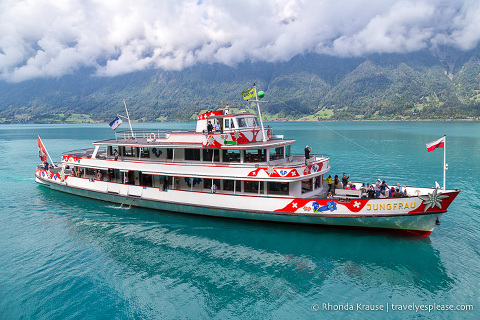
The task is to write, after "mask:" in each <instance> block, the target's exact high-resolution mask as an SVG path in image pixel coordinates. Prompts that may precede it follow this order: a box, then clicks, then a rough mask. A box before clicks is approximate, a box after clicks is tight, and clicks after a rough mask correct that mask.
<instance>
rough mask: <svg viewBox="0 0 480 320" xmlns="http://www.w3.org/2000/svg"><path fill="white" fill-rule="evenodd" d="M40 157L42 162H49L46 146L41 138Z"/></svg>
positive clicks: (39, 143)
mask: <svg viewBox="0 0 480 320" xmlns="http://www.w3.org/2000/svg"><path fill="white" fill-rule="evenodd" d="M38 156H39V157H40V159H41V160H42V161H45V160H47V150H46V149H45V146H44V145H43V142H42V139H40V136H38Z"/></svg>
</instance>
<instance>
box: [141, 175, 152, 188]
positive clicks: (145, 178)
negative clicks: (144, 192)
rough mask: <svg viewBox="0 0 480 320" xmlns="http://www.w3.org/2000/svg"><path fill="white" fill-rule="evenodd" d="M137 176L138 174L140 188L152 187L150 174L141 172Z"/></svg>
mask: <svg viewBox="0 0 480 320" xmlns="http://www.w3.org/2000/svg"><path fill="white" fill-rule="evenodd" d="M138 174H139V180H140V185H141V186H144V187H153V183H152V175H151V174H143V173H142V172H139V173H138Z"/></svg>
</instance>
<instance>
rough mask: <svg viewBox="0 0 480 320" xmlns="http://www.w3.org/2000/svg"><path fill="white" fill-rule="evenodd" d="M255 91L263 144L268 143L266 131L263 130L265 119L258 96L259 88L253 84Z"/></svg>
mask: <svg viewBox="0 0 480 320" xmlns="http://www.w3.org/2000/svg"><path fill="white" fill-rule="evenodd" d="M253 89H254V91H255V102H256V103H257V109H258V117H259V118H260V125H261V126H262V138H263V142H266V141H267V138H266V136H265V129H264V128H263V119H262V112H261V111H260V103H259V101H260V100H259V99H258V95H257V87H256V86H255V83H254V84H253Z"/></svg>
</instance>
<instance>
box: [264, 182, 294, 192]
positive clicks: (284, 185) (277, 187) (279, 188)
mask: <svg viewBox="0 0 480 320" xmlns="http://www.w3.org/2000/svg"><path fill="white" fill-rule="evenodd" d="M267 193H268V194H279V195H288V193H289V183H288V182H269V183H268V190H267Z"/></svg>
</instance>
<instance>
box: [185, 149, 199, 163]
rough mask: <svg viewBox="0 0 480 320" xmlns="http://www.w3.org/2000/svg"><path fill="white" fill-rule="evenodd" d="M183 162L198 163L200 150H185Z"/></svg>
mask: <svg viewBox="0 0 480 320" xmlns="http://www.w3.org/2000/svg"><path fill="white" fill-rule="evenodd" d="M185 160H194V161H200V149H185Z"/></svg>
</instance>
